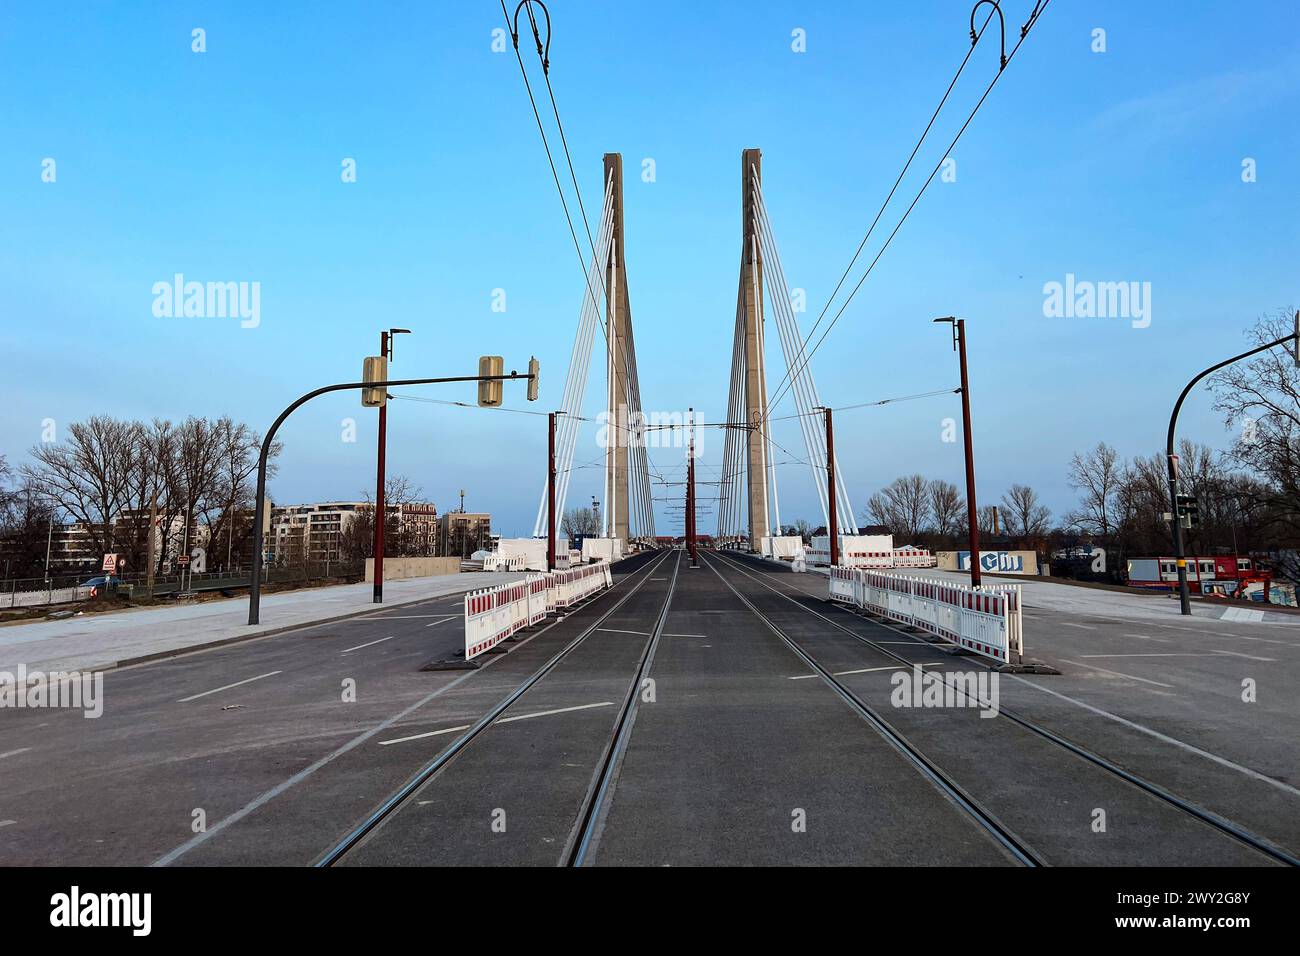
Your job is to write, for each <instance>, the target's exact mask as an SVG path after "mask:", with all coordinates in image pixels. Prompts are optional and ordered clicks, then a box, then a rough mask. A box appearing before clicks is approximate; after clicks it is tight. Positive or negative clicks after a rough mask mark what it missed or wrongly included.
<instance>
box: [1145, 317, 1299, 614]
mask: <svg viewBox="0 0 1300 956" xmlns="http://www.w3.org/2000/svg"><path fill="white" fill-rule="evenodd" d="M1297 326H1298V327H1300V318H1298V319H1297ZM1297 337H1300V331H1297V332H1292V333H1291V334H1290V335H1284V336H1282V337H1281V338H1280V339H1274V340H1273V341H1272V342H1269V343H1267V344H1265V345H1260V346H1257V347H1256V348H1253V349H1251V350H1250V351H1248V352H1242V353H1241V354H1240V355H1234V356H1233V357H1232V358H1230V359H1225V360H1224V361H1222V362H1220V363H1218V364H1217V365H1211V366H1210V367H1209V368H1207V369H1206V370H1205V371H1203V372H1201V373H1200V374H1199V375H1197V376H1196V377H1195V378H1193V379H1192V380H1191V381H1190V382H1188V383H1187V385H1186V387H1184V388H1183V391H1182V393H1181V394H1180V395H1179V396H1178V401H1176V402H1174V410H1173V412H1172V413H1171V414H1170V416H1169V434H1168V435H1167V436H1166V438H1165V465H1166V466H1167V468H1168V475H1169V507H1170V509H1171V510H1170V515H1171V521H1170V524H1171V525H1173V536H1174V558H1175V560H1176V567H1177V570H1178V602H1179V610H1180V611H1181V613H1182V614H1183V615H1184V616H1187V615H1190V614H1191V613H1192V603H1191V599H1190V597H1189V596H1188V591H1187V556H1186V554H1185V553H1184V547H1183V525H1182V520H1181V518H1180V517H1179V515H1178V472H1177V470H1176V469H1175V468H1174V431H1175V429H1176V428H1177V427H1178V413H1179V412H1180V411H1182V408H1183V402H1184V401H1185V400H1186V398H1187V396H1188V395H1189V394H1190V393H1191V391H1192V389H1193V388H1195V387H1196V383H1197V382H1199V381H1200V380H1201V379H1203V378H1205V376H1207V375H1209V374H1211V373H1213V372H1217V371H1218V370H1219V369H1221V368H1226V367H1227V366H1229V365H1231V364H1233V363H1234V362H1240V361H1241V360H1242V359H1247V358H1250V357H1251V356H1252V355H1258V354H1259V353H1260V352H1267V351H1268V350H1269V349H1271V348H1276V347H1277V346H1279V345H1282V344H1284V343H1286V342H1290V341H1291V340H1293V339H1296V338H1297Z"/></svg>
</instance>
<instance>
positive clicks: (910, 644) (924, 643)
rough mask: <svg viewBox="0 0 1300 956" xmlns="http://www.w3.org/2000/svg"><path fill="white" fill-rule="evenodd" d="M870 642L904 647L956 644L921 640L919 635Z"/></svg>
mask: <svg viewBox="0 0 1300 956" xmlns="http://www.w3.org/2000/svg"><path fill="white" fill-rule="evenodd" d="M886 627H888V625H886ZM890 630H897V628H890ZM871 643H872V644H901V645H903V646H904V647H956V646H957V645H955V644H953V642H952V641H923V640H921V638H919V637H918V638H917V639H916V640H914V641H872V642H871Z"/></svg>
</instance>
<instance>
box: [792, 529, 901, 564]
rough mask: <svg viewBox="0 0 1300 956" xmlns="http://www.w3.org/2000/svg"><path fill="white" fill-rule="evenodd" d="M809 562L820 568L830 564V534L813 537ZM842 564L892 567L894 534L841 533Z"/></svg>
mask: <svg viewBox="0 0 1300 956" xmlns="http://www.w3.org/2000/svg"><path fill="white" fill-rule="evenodd" d="M808 563H809V564H811V565H812V566H813V567H820V568H825V567H829V566H830V563H831V539H830V536H829V535H819V536H817V537H814V538H813V539H812V547H810V548H809V549H808ZM840 564H841V565H843V566H845V567H857V568H892V567H893V566H894V536H893V535H892V534H842V535H840Z"/></svg>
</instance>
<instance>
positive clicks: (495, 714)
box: [313, 552, 671, 868]
mask: <svg viewBox="0 0 1300 956" xmlns="http://www.w3.org/2000/svg"><path fill="white" fill-rule="evenodd" d="M670 554H671V552H665V553H664V554H663V555H662V556H661V557H659V558H658V559H655V560H652V561H650V562H649V563H648V564H647V566H646V567H645V568H642V569H638V570H637V571H636V572H633V574H637V575H639V576H640V579H639V580H638V581H636V583H635V585H633V586H632V587H630V588H629V589H628V591H627V593H626V594H624V595H622V596H621V597H620V598H619V599H618V601H616V602H615V603H614V604H613V605H611V606H610V607H609V608H608V609H607V610H605V611H604V613H602V614H601V615H600V616H599V617H597V618H596V619H595V620H594V621H592V622H591V623H590V624H589V625H587V626H586V627H584V628H583V629H582V631H581V632H580V633H579V634H578V635H577V636H576V637H574V638H573V639H572V640H570V641H569V642H568V643H567V644H566V645H565V646H564V647H563V648H561V649H560V650H559V651H557V652H556V653H555V654H554V655H552V656H551V657H550V658H549V659H548V660H547V661H546V662H545V663H544V664H542V665H541V666H540V667H538V668H537V669H536V670H534V671H533V672H532V673H531V674H529V675H528V676H527V677H526V678H524V680H522V681H521V682H520V683H519V684H518V685H516V686H515V687H514V688H513V689H512V690H511V691H510V692H509V693H508V694H506V695H505V696H504V697H503V698H501V700H500V701H498V702H497V703H496V704H495V705H493V706H492V707H491V708H489V709H488V710H487V711H486V712H485V713H484V714H483V715H482V716H481V717H479V719H478V720H477V721H475V722H474V723H473V724H472V725H471V726H470V727H469V728H468V729H466V730H465V731H464V732H463V733H462V734H460V735H459V736H458V737H457V738H456V739H455V740H454V741H453V742H452V743H451V744H450V745H448V746H447V747H446V748H445V749H444V750H442V751H441V752H440V753H439V754H438V755H437V756H436V757H434V758H433V759H432V760H430V761H429V762H428V763H426V764H425V765H424V766H423V767H421V768H420V769H419V770H418V771H416V773H415V774H414V775H413V776H412V777H411V778H410V779H409V780H408V781H407V782H406V783H405V784H403V785H402V786H401V787H400V788H398V789H397V790H396V791H395V792H394V793H392V794H391V795H390V796H389V797H387V798H386V799H385V800H383V801H382V802H381V803H379V804H378V805H377V806H376V807H375V808H374V809H373V810H372V811H371V812H370V813H369V814H367V815H366V816H365V817H364V818H363V819H362V820H361V821H360V822H359V823H358V824H357V825H356V826H355V827H353V829H351V830H350V831H348V833H347V834H346V835H345V836H344V837H343V838H342V839H340V840H339V841H338V842H337V843H335V844H334V845H333V846H332V847H331V848H330V849H329V850H327V851H326V852H325V853H324V854H323V855H322V856H320V857H319V858H318V859H317V860H316V862H315V863H314V864H313V865H314V866H316V867H322V868H323V867H333V866H336V865H338V864H339V863H340V862H341V861H343V860H345V859H346V858H347V857H348V855H349V854H350V853H352V852H353V851H354V850H355V849H356V848H357V847H358V846H359V845H360V844H361V843H362V842H363V841H364V840H365V839H366V837H367V836H369V835H370V834H371V833H372V832H374V831H375V830H376V829H377V828H378V827H379V826H380V825H381V824H383V823H384V822H385V821H387V820H389V819H391V818H392V817H393V816H394V815H395V814H396V813H397V812H398V811H399V810H401V809H402V808H403V807H404V806H406V805H408V804H409V802H410V800H411V798H412V797H413V796H414V795H415V794H416V793H417V792H418V791H419V790H420V789H421V788H423V787H424V786H426V785H427V784H428V783H429V782H430V781H432V780H433V779H434V778H435V777H437V776H438V775H439V773H440V772H441V771H443V769H444V768H445V767H447V765H448V764H450V763H451V762H452V761H453V760H454V759H455V758H456V757H457V756H459V755H461V754H462V753H463V752H465V751H466V750H467V749H468V748H469V747H470V746H471V745H472V744H473V743H474V742H475V741H476V740H478V739H479V738H480V737H481V735H482V734H483V733H484V731H486V730H487V729H488V728H489V727H491V726H492V725H493V724H495V723H496V722H497V720H498V719H499V718H500V717H501V716H502V715H503V714H505V712H506V711H507V710H508V709H509V708H510V707H511V706H512V705H513V704H515V703H516V702H517V701H518V700H519V699H520V698H521V697H523V696H524V694H526V693H527V692H528V691H529V690H531V689H532V688H534V687H535V686H536V685H538V684H539V683H540V682H541V681H542V680H543V679H544V678H545V677H546V676H547V675H548V674H550V673H551V672H552V671H554V670H555V668H556V667H557V666H558V665H559V664H560V663H561V662H562V661H564V660H566V659H567V658H569V657H570V655H571V654H572V653H573V652H574V651H575V650H576V649H577V648H579V647H580V646H582V644H583V643H584V642H585V641H586V640H587V639H588V638H589V637H591V635H593V634H595V633H596V632H597V631H598V630H600V628H601V626H602V625H603V624H605V622H607V621H608V620H609V619H610V618H611V617H613V616H614V615H615V614H616V613H617V612H618V611H619V610H620V609H621V608H622V607H623V606H624V605H625V604H626V603H627V602H628V601H630V600H631V599H632V598H633V597H634V596H635V595H636V594H637V593H638V592H639V591H640V590H641V589H642V587H644V586H645V584H646V583H647V582H649V581H650V580H651V579H652V578H653V576H654V574H655V572H656V571H658V570H659V568H660V567H661V566H662V565H663V563H664V562H665V561H666V560H668V557H669V555H670ZM605 593H608V592H605ZM597 599H599V596H598V597H597Z"/></svg>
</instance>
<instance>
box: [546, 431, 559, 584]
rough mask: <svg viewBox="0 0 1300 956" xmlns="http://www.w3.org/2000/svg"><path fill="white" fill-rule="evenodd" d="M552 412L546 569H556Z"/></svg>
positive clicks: (548, 462) (547, 479)
mask: <svg viewBox="0 0 1300 956" xmlns="http://www.w3.org/2000/svg"><path fill="white" fill-rule="evenodd" d="M558 414H559V412H551V414H550V423H549V426H550V427H549V431H548V436H547V442H546V570H548V571H554V570H555V416H556V415H558Z"/></svg>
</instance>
